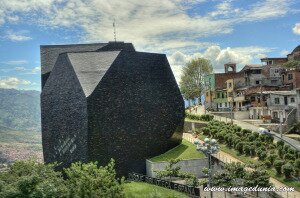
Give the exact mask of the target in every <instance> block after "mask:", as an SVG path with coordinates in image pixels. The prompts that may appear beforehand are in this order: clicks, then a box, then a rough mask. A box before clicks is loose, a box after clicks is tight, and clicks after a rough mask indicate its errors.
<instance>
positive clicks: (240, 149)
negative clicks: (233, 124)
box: [235, 142, 244, 154]
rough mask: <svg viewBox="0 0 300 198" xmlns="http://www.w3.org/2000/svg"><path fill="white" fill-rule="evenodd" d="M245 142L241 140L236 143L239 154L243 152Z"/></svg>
mask: <svg viewBox="0 0 300 198" xmlns="http://www.w3.org/2000/svg"><path fill="white" fill-rule="evenodd" d="M243 147H244V142H239V143H237V144H236V146H235V149H236V150H237V151H238V152H239V154H243Z"/></svg>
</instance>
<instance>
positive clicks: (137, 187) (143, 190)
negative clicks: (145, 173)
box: [124, 182, 188, 198]
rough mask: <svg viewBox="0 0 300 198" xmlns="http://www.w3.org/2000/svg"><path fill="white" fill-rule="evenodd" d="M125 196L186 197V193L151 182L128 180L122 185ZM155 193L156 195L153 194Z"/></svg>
mask: <svg viewBox="0 0 300 198" xmlns="http://www.w3.org/2000/svg"><path fill="white" fill-rule="evenodd" d="M124 187H125V188H124V191H125V196H126V198H149V197H161V198H166V197H174V198H175V197H178V198H188V196H187V195H185V194H182V193H179V192H176V191H174V190H170V189H167V188H163V187H160V186H155V185H152V184H147V183H143V182H130V183H126V184H125V186H124ZM154 195H156V196H154Z"/></svg>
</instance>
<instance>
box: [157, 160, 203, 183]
mask: <svg viewBox="0 0 300 198" xmlns="http://www.w3.org/2000/svg"><path fill="white" fill-rule="evenodd" d="M178 162H180V159H171V160H170V161H169V164H168V165H167V166H165V168H164V170H155V171H154V172H155V173H156V177H157V178H164V177H169V181H171V179H172V177H179V178H182V179H184V180H185V182H186V184H187V185H190V186H193V187H196V186H198V185H199V182H198V178H197V177H196V176H195V175H193V174H191V173H186V172H181V171H180V169H181V167H180V166H179V165H177V163H178ZM176 165H177V166H176Z"/></svg>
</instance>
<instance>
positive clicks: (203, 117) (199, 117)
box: [185, 112, 214, 122]
mask: <svg viewBox="0 0 300 198" xmlns="http://www.w3.org/2000/svg"><path fill="white" fill-rule="evenodd" d="M185 117H186V118H188V119H191V120H199V121H207V122H209V121H212V120H213V119H214V116H213V115H209V114H204V115H195V114H191V113H188V112H185Z"/></svg>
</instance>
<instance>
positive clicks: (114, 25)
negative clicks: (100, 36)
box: [113, 18, 117, 42]
mask: <svg viewBox="0 0 300 198" xmlns="http://www.w3.org/2000/svg"><path fill="white" fill-rule="evenodd" d="M113 27H114V39H115V42H117V32H116V19H115V18H114V22H113Z"/></svg>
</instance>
